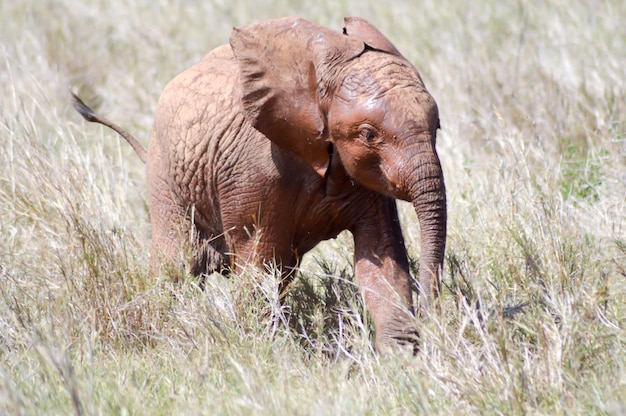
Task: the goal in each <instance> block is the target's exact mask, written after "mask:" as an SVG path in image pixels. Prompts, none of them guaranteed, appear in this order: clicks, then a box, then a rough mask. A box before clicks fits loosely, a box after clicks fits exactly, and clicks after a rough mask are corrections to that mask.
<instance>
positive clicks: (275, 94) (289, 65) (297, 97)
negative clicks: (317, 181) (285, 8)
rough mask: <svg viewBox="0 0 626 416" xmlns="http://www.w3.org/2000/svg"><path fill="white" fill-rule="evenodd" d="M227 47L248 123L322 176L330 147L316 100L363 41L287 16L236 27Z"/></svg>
mask: <svg viewBox="0 0 626 416" xmlns="http://www.w3.org/2000/svg"><path fill="white" fill-rule="evenodd" d="M230 45H231V47H232V50H233V54H234V56H235V59H236V61H237V63H238V67H239V75H240V82H241V89H242V95H243V97H242V100H243V108H244V112H245V114H246V117H247V118H248V120H249V121H250V123H251V124H252V125H253V126H254V127H255V128H256V129H257V130H258V131H260V132H261V133H263V134H264V135H265V136H266V137H267V138H268V139H270V140H271V141H272V142H274V143H275V144H277V145H279V146H281V147H283V148H286V149H289V150H291V151H293V152H294V153H296V154H297V155H299V156H300V157H302V158H303V159H304V160H305V161H306V162H307V163H308V164H309V165H310V166H311V167H312V168H313V169H314V170H315V172H317V174H318V175H320V176H322V177H324V176H325V175H326V173H327V170H328V167H329V164H330V157H329V150H328V149H329V144H330V143H329V142H328V140H327V137H326V136H325V135H326V134H327V126H326V123H327V115H326V109H325V108H324V103H323V102H322V100H321V97H322V96H325V95H328V91H330V90H331V89H332V88H331V87H332V83H333V81H334V78H335V77H336V74H337V73H340V72H341V71H340V69H341V66H342V65H343V64H344V63H345V62H347V61H349V60H350V59H353V58H354V57H355V56H358V55H359V54H361V53H362V52H363V50H364V49H365V45H364V44H363V42H362V41H359V40H358V39H353V38H350V37H348V36H344V35H343V34H341V33H339V32H334V31H331V30H329V29H326V28H323V27H321V26H318V25H315V24H313V23H311V22H309V21H307V20H304V19H299V18H293V17H287V18H282V19H276V20H270V21H266V22H261V23H256V24H251V25H248V26H244V27H240V28H235V29H234V30H233V33H232V34H231V37H230Z"/></svg>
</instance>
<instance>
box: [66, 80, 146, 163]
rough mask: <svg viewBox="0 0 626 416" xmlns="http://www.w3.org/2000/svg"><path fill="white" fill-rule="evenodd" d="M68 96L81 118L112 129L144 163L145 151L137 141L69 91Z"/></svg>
mask: <svg viewBox="0 0 626 416" xmlns="http://www.w3.org/2000/svg"><path fill="white" fill-rule="evenodd" d="M70 94H72V104H74V108H75V109H76V111H78V112H79V113H80V115H81V116H83V118H84V119H85V120H87V121H90V122H95V123H100V124H104V125H105V126H107V127H109V128H111V129H113V130H114V131H115V132H116V133H117V134H119V135H120V136H122V137H123V138H124V139H126V141H127V142H128V143H129V144H130V145H131V146H132V148H133V150H134V151H135V153H137V156H139V159H141V161H142V162H143V163H146V159H147V152H146V149H145V148H144V147H143V146H142V145H141V143H139V142H138V141H137V139H135V138H134V137H133V135H132V134H130V133H129V132H127V131H126V130H124V129H123V128H121V127H120V126H118V125H117V124H115V123H113V122H112V121H111V120H109V119H107V118H105V117H102V116H100V115H98V114H96V112H95V111H93V110H92V109H91V108H90V107H89V106H88V105H87V104H85V103H84V102H83V100H81V99H80V98H78V96H77V95H76V94H74V93H73V92H71V91H70Z"/></svg>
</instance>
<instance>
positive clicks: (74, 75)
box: [0, 0, 626, 415]
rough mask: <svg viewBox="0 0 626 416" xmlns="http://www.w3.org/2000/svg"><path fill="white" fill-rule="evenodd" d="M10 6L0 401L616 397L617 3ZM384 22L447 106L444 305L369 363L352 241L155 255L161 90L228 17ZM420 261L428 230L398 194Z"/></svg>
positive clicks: (622, 289)
mask: <svg viewBox="0 0 626 416" xmlns="http://www.w3.org/2000/svg"><path fill="white" fill-rule="evenodd" d="M130 4H132V5H130V6H129V3H128V2H124V1H119V0H112V1H99V0H92V1H85V2H78V3H77V2H72V1H67V0H59V1H50V0H42V1H26V2H17V1H13V2H11V1H4V2H2V3H0V18H1V21H2V25H0V88H1V90H0V91H1V93H2V94H1V95H0V100H1V101H0V363H1V365H0V413H1V414H33V415H34V414H63V415H65V414H71V413H75V414H81V415H82V414H163V415H166V414H285V415H291V414H316V415H317V414H333V415H334V414H350V415H353V414H413V413H415V414H463V413H466V414H507V415H508V414H568V415H569V414H615V415H619V414H624V413H625V412H626V399H624V397H626V370H625V368H626V330H625V328H626V121H625V120H626V26H624V24H623V22H624V20H625V19H626V3H624V2H622V1H618V0H607V1H600V2H594V3H593V4H590V3H589V2H584V1H579V0H574V1H567V2H566V1H564V0H554V1H552V2H539V1H536V2H531V3H528V2H519V1H515V2H513V1H503V2H495V3H494V2H488V1H485V0H479V1H475V2H462V1H451V0H449V1H445V0H444V1H443V2H441V1H438V2H435V1H431V0H425V1H421V2H408V1H407V2H401V1H391V2H385V3H381V2H373V1H360V2H356V1H342V2H332V1H327V2H302V4H300V3H298V2H294V1H290V0H272V1H263V2H254V4H253V2H250V4H246V3H244V2H204V1H203V2H191V1H183V0H174V1H169V2H154V1H145V0H139V1H134V2H131V3H130ZM284 15H301V16H303V17H306V18H308V19H310V20H313V21H315V22H318V23H320V24H323V25H326V26H329V27H334V28H336V29H340V28H341V24H342V17H343V16H344V15H360V16H363V17H365V18H367V19H369V20H370V21H372V22H373V23H374V24H375V25H376V26H377V27H379V29H381V31H382V32H383V33H385V34H387V35H388V36H389V37H390V38H391V40H392V41H393V42H394V43H395V44H396V46H397V47H398V48H399V49H400V50H401V51H402V52H403V53H404V54H405V56H406V57H407V58H408V59H410V60H411V61H412V62H413V63H414V64H415V65H416V66H417V67H418V68H419V70H420V72H421V74H422V77H423V78H424V81H425V82H426V84H427V86H428V88H429V90H430V92H431V93H432V95H433V96H434V97H435V99H436V100H437V102H438V104H439V108H440V113H441V122H442V126H443V129H442V130H441V132H440V134H439V137H438V150H439V154H440V158H441V160H442V164H443V168H444V172H445V178H446V185H447V190H448V200H449V239H448V246H447V253H446V264H445V275H444V283H445V290H444V291H443V295H442V299H441V313H440V314H438V315H436V316H429V317H426V318H425V319H424V320H423V322H422V323H421V326H420V328H421V329H420V332H421V339H422V348H421V350H420V353H419V354H418V355H417V356H416V357H411V356H408V355H404V354H399V355H398V356H392V357H390V356H378V355H376V354H375V353H374V352H373V349H372V332H373V327H372V325H371V322H370V321H369V318H368V316H367V314H366V312H365V310H364V307H363V304H362V302H361V299H360V297H359V295H358V290H357V289H356V288H355V286H354V282H353V278H352V277H353V270H352V266H351V256H352V247H351V237H350V236H349V235H348V234H342V235H340V236H339V238H338V239H336V240H333V241H330V242H327V243H324V244H322V245H320V246H319V247H318V248H316V249H315V250H314V252H313V253H311V254H309V255H307V257H306V258H305V260H304V262H303V264H302V271H301V273H300V276H299V277H298V278H297V279H296V281H295V282H294V284H293V286H292V287H291V291H290V292H289V294H288V296H287V298H286V302H285V304H284V305H283V306H282V307H281V306H280V303H279V302H278V294H277V282H276V281H275V280H274V279H273V278H272V275H271V273H267V272H264V271H260V270H253V269H249V270H245V271H244V272H243V273H242V274H241V276H235V277H234V278H231V279H224V278H222V277H219V276H211V277H210V278H209V279H208V281H207V287H206V289H205V291H204V292H203V291H201V290H200V289H199V288H198V286H197V284H196V282H195V281H194V280H193V279H191V278H190V279H188V280H184V281H182V282H172V281H170V280H169V279H167V278H166V277H165V276H163V277H159V278H153V277H150V275H149V273H148V262H149V246H150V232H149V230H150V224H149V216H148V211H147V207H146V198H147V193H146V186H145V172H144V166H143V165H142V164H141V162H140V161H139V160H138V158H137V157H136V156H135V155H134V154H133V151H132V150H131V149H130V147H129V146H128V145H127V144H126V143H124V142H123V141H122V140H121V139H119V138H118V137H117V136H116V135H115V134H114V133H113V132H111V131H109V130H107V129H105V128H101V127H99V126H96V125H88V124H85V123H84V122H83V121H82V120H81V119H80V117H79V116H78V114H76V113H75V112H74V110H73V109H72V108H71V107H70V101H69V97H68V92H67V91H68V88H70V87H71V88H73V89H74V90H76V91H79V92H80V94H81V95H82V96H83V97H84V98H85V99H86V101H88V102H89V103H90V104H93V105H94V106H95V107H96V109H97V110H98V111H100V112H101V113H103V114H106V115H107V116H108V117H109V118H111V119H112V120H114V121H115V122H116V123H118V124H119V125H121V126H124V127H125V128H127V129H128V130H129V131H131V132H132V133H133V134H135V135H136V137H138V138H139V139H140V141H141V142H143V143H144V144H147V143H148V137H149V132H150V127H151V123H152V119H153V115H154V108H155V105H156V102H157V99H158V96H159V93H160V91H161V90H162V89H163V87H164V86H165V84H166V83H167V82H168V81H169V80H170V79H171V78H172V77H173V76H175V75H176V74H177V73H178V72H180V71H182V70H183V69H185V68H186V67H187V66H189V65H190V64H192V63H193V62H196V61H198V60H199V59H200V58H201V57H202V56H203V55H204V54H205V53H207V52H208V51H209V50H211V49H212V48H213V47H215V46H217V45H219V44H222V43H225V42H227V40H228V37H229V34H230V30H231V28H232V26H236V25H242V24H247V23H250V22H253V21H258V20H264V19H268V18H272V17H278V16H284ZM400 213H401V217H402V221H403V229H404V231H405V237H406V240H407V244H408V247H409V250H410V253H411V257H412V259H411V260H412V264H413V265H415V264H416V259H417V258H418V253H419V250H420V247H419V228H418V224H417V221H416V219H415V214H414V213H413V212H412V209H411V207H410V206H408V205H407V204H404V203H401V204H400Z"/></svg>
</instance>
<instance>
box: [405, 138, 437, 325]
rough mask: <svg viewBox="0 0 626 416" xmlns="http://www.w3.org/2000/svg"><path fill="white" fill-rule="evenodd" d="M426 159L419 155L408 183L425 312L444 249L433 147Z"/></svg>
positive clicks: (434, 290)
mask: <svg viewBox="0 0 626 416" xmlns="http://www.w3.org/2000/svg"><path fill="white" fill-rule="evenodd" d="M428 154H429V155H431V156H429V158H428V160H424V158H423V155H424V154H423V153H422V155H420V158H419V160H420V163H418V164H417V166H415V165H414V171H413V174H412V175H409V176H408V177H409V178H411V179H410V180H412V182H411V184H410V185H408V189H409V200H410V201H411V202H412V203H413V207H414V208H415V212H416V213H417V218H418V220H419V224H420V239H421V255H420V266H419V308H420V311H421V312H422V313H423V312H426V311H428V310H429V309H430V305H431V303H432V302H433V300H435V299H436V298H437V297H438V296H439V292H440V290H441V280H440V276H441V272H442V270H443V258H444V251H445V248H446V221H447V218H446V190H445V184H444V180H443V172H442V170H441V165H440V163H439V158H438V156H437V153H436V151H435V150H434V149H432V150H431V151H430V152H428Z"/></svg>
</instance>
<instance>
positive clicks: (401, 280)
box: [74, 17, 446, 349]
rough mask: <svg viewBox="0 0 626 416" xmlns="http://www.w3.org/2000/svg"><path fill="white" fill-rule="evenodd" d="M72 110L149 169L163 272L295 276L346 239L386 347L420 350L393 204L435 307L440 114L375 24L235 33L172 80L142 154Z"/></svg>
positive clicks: (427, 299)
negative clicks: (416, 245)
mask: <svg viewBox="0 0 626 416" xmlns="http://www.w3.org/2000/svg"><path fill="white" fill-rule="evenodd" d="M74 103H75V106H76V108H77V110H78V111H79V112H80V113H81V114H82V115H83V117H85V118H86V119H87V120H89V121H95V122H99V123H102V124H105V125H107V126H109V127H111V128H113V129H114V130H115V131H117V132H118V133H119V134H121V135H122V136H123V137H124V138H125V139H126V140H127V141H128V142H129V143H130V144H131V145H132V146H133V148H134V149H135V151H136V152H137V154H138V155H139V157H140V158H141V159H142V160H143V161H144V162H145V163H146V165H147V178H148V187H149V208H150V216H151V219H152V261H151V262H152V267H153V270H154V269H156V268H157V266H158V265H159V264H165V265H168V267H180V264H181V262H184V261H188V259H189V257H190V256H188V255H187V256H186V255H184V254H183V253H185V252H187V253H189V252H190V253H191V264H187V266H188V267H189V268H190V270H191V272H192V273H194V274H196V275H201V274H204V273H211V272H213V271H224V270H231V271H235V272H236V271H238V270H239V269H240V268H241V267H242V265H243V264H245V263H254V264H258V265H262V264H269V263H272V262H275V263H276V264H278V265H279V266H280V267H281V268H282V270H283V279H284V280H288V279H289V278H290V276H291V275H292V273H291V272H292V271H293V269H294V267H296V266H297V264H298V261H299V259H300V257H301V256H302V255H303V254H304V253H306V252H307V251H309V250H310V249H311V248H313V247H314V246H315V245H316V244H317V243H319V242H320V241H322V240H326V239H329V238H333V237H335V236H337V234H338V233H339V232H341V231H342V230H350V231H351V233H352V235H353V236H354V245H355V253H354V263H355V264H354V269H355V276H356V281H357V284H358V286H359V288H360V290H361V291H362V293H363V296H364V299H365V303H366V306H367V308H368V310H369V312H370V313H371V315H372V317H373V319H374V323H375V326H376V347H377V349H381V348H385V347H388V346H392V345H394V344H395V343H396V342H399V343H404V342H406V341H411V342H415V333H416V332H415V329H414V324H413V322H414V319H413V306H412V300H411V291H410V283H409V267H408V260H407V253H406V248H405V245H404V240H403V237H402V231H401V229H400V226H399V223H398V214H397V210H396V203H395V198H398V199H403V200H406V201H410V202H412V204H413V206H414V208H415V211H416V213H417V216H418V219H419V224H420V230H421V255H420V262H419V267H420V268H419V288H420V295H419V303H420V309H422V310H427V309H428V308H429V305H430V304H431V302H432V301H433V299H434V298H435V297H436V296H437V295H438V293H439V290H440V283H439V276H440V273H441V268H442V264H443V256H444V249H445V243H446V193H445V187H444V180H443V174H442V170H441V165H440V163H439V158H438V156H437V152H436V149H435V138H436V134H437V129H438V128H439V114H438V110H437V105H436V104H435V101H434V100H433V98H432V97H431V95H430V94H429V93H428V91H427V90H426V87H425V86H424V83H423V82H422V80H421V78H420V75H419V73H418V72H417V70H416V69H415V68H414V67H413V65H411V63H410V62H408V61H407V60H406V59H405V58H404V57H403V56H402V55H401V54H400V52H399V51H398V50H397V49H396V47H395V46H394V45H393V44H392V43H391V42H390V41H389V40H388V39H387V38H385V36H383V35H382V34H381V33H380V32H379V31H378V30H377V29H376V28H375V27H374V26H372V25H371V24H370V23H368V22H366V21H365V20H363V19H359V18H354V17H349V18H346V19H345V27H344V29H343V33H340V32H335V31H331V30H329V29H326V28H324V27H320V26H317V25H315V24H313V23H311V22H308V21H306V20H303V19H299V18H291V17H289V18H282V19H276V20H270V21H266V22H262V23H257V24H252V25H249V26H244V27H241V28H236V29H234V30H233V32H232V34H231V37H230V44H228V45H223V46H220V47H218V48H217V49H215V50H213V51H212V52H210V53H209V54H208V55H207V56H205V57H204V59H203V60H202V61H201V62H199V63H198V64H196V65H194V66H192V67H191V68H189V69H187V70H185V71H184V72H183V73H181V74H180V75H178V76H177V77H176V78H174V80H172V81H171V82H170V83H169V84H168V85H167V87H166V88H165V90H164V91H163V94H162V95H161V98H160V99H159V103H158V106H157V112H156V117H155V121H154V127H153V130H152V138H151V139H150V146H149V148H148V151H147V152H146V151H145V150H144V149H143V148H142V147H141V145H140V144H139V143H138V142H137V141H136V140H135V139H134V138H133V137H132V136H131V135H130V134H128V133H127V132H125V131H124V130H122V129H121V128H120V127H118V126H116V125H115V124H113V123H112V122H110V121H109V120H107V119H105V118H103V117H101V116H98V115H96V114H95V113H94V112H93V111H92V110H91V109H90V108H89V107H87V106H86V105H84V104H83V103H82V102H81V101H80V100H79V99H78V97H74ZM190 241H191V245H190ZM189 250H191V251H189ZM182 264H185V263H182Z"/></svg>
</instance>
